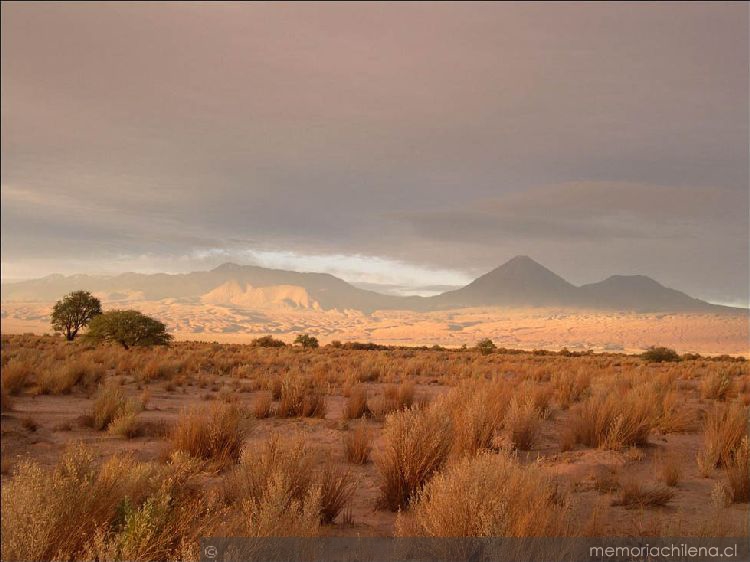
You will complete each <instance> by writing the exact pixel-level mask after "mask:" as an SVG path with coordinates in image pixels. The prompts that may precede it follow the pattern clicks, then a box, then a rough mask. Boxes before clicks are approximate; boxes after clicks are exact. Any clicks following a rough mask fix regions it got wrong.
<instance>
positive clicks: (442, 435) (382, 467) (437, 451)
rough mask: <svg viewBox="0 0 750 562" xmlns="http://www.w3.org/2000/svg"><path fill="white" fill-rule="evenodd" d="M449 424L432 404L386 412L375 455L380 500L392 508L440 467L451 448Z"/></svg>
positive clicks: (404, 502)
mask: <svg viewBox="0 0 750 562" xmlns="http://www.w3.org/2000/svg"><path fill="white" fill-rule="evenodd" d="M452 432H453V427H452V423H451V420H450V418H449V417H447V416H446V415H445V409H444V408H442V407H441V404H439V403H433V404H431V405H430V406H429V407H427V408H426V409H416V408H410V409H408V410H404V411H401V412H397V413H394V414H390V415H389V416H388V417H387V418H386V421H385V428H384V429H383V438H384V441H385V443H384V446H383V450H382V451H380V454H379V455H378V456H377V457H376V460H375V462H376V465H377V467H378V471H379V472H380V477H381V484H380V503H381V505H383V506H384V507H386V508H388V509H391V510H393V511H395V510H397V509H401V508H404V507H405V506H406V505H407V504H408V502H409V499H410V497H411V496H412V495H413V494H414V493H415V492H417V490H419V488H421V487H422V486H423V485H424V484H425V483H426V482H427V480H428V479H429V478H430V477H431V476H432V475H433V474H434V473H435V472H436V471H437V470H439V469H440V468H442V467H443V465H444V464H445V462H446V460H447V459H448V455H449V453H450V451H451V447H452Z"/></svg>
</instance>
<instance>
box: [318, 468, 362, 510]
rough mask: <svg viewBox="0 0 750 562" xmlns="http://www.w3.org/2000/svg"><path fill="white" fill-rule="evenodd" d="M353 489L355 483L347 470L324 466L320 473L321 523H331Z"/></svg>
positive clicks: (352, 492) (346, 502) (344, 505)
mask: <svg viewBox="0 0 750 562" xmlns="http://www.w3.org/2000/svg"><path fill="white" fill-rule="evenodd" d="M355 489H356V483H355V481H354V480H353V478H352V475H351V473H350V472H349V471H348V470H346V469H342V468H337V467H335V466H333V465H329V466H325V467H324V468H323V469H322V471H321V473H320V520H321V523H333V521H334V520H335V519H336V517H338V515H339V513H341V510H343V509H344V507H346V505H347V504H348V503H349V500H350V499H351V498H352V496H353V495H354V491H355Z"/></svg>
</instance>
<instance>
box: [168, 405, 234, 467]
mask: <svg viewBox="0 0 750 562" xmlns="http://www.w3.org/2000/svg"><path fill="white" fill-rule="evenodd" d="M246 433H247V431H246V428H245V420H243V419H242V416H241V415H240V411H239V410H238V409H237V408H236V407H235V406H233V405H230V404H224V403H220V402H218V403H216V404H214V405H212V407H210V408H208V409H202V410H199V409H193V410H188V411H187V412H184V413H182V414H181V415H180V418H179V419H178V420H177V423H176V425H175V427H174V428H173V430H172V432H171V434H170V436H169V441H170V444H171V447H172V450H173V451H180V452H183V453H186V454H188V455H189V456H190V457H192V458H195V459H201V460H207V461H213V462H217V463H218V464H219V465H225V464H227V463H231V462H234V461H236V460H237V459H238V458H239V457H240V453H241V451H242V445H243V442H244V440H245V435H246Z"/></svg>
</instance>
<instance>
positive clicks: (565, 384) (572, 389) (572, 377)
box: [552, 370, 591, 410]
mask: <svg viewBox="0 0 750 562" xmlns="http://www.w3.org/2000/svg"><path fill="white" fill-rule="evenodd" d="M552 387H553V388H554V389H555V395H556V397H557V402H558V404H559V405H560V407H561V408H562V409H564V410H567V409H568V408H570V406H571V405H573V404H574V403H575V402H580V401H581V400H582V399H583V398H584V397H585V396H586V395H587V394H588V393H589V389H590V387H591V374H590V373H588V372H587V371H582V370H580V371H578V372H577V373H576V374H572V373H555V374H554V375H553V376H552Z"/></svg>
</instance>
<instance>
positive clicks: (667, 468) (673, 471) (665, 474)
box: [658, 455, 682, 488]
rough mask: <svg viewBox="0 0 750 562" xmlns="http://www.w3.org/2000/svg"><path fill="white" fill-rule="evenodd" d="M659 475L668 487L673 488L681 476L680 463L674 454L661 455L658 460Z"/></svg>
mask: <svg viewBox="0 0 750 562" xmlns="http://www.w3.org/2000/svg"><path fill="white" fill-rule="evenodd" d="M658 463H659V464H658V468H659V477H660V478H661V480H662V482H664V484H666V485H667V486H669V487H670V488H675V487H676V486H677V484H679V482H680V479H681V478H682V465H681V464H680V461H679V459H678V458H677V457H676V456H675V455H661V457H660V458H659V461H658Z"/></svg>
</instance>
